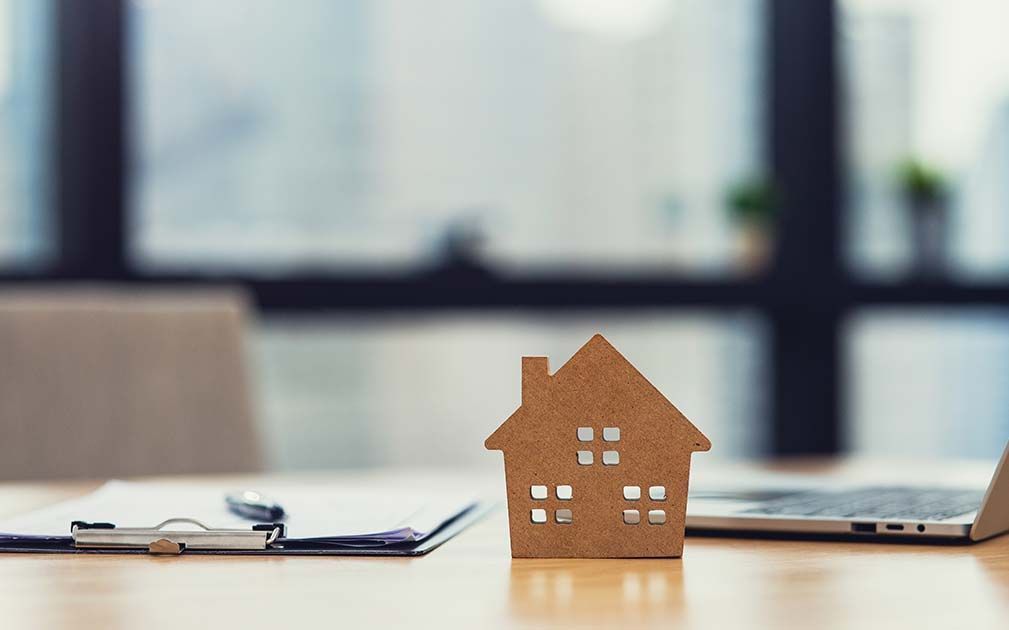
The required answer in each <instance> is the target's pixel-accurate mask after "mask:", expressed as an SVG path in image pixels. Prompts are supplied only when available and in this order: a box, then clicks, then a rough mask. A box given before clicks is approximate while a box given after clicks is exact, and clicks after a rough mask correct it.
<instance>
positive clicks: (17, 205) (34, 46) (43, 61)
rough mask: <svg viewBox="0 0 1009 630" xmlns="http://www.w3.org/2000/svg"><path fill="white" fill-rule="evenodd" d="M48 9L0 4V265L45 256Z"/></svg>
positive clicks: (16, 1) (21, 1)
mask: <svg viewBox="0 0 1009 630" xmlns="http://www.w3.org/2000/svg"><path fill="white" fill-rule="evenodd" d="M50 10H51V6H50V4H49V3H48V2H46V1H45V0H0V265H25V264H32V263H38V262H39V261H40V260H42V259H43V258H44V257H45V255H46V254H47V253H48V251H49V247H48V245H49V243H48V242H47V240H48V239H47V238H46V234H47V230H46V228H47V223H48V221H47V218H48V217H47V216H46V214H47V210H48V205H49V198H48V189H49V185H48V180H49V172H48V168H47V166H48V159H49V157H48V156H49V152H48V148H49V147H48V142H49V136H50V133H49V127H48V117H49V111H50V108H49V90H48V87H49V83H50V81H51V79H52V76H51V74H50V68H51V64H50V58H49V54H50V51H49V38H48V33H49V26H50V24H49V17H50Z"/></svg>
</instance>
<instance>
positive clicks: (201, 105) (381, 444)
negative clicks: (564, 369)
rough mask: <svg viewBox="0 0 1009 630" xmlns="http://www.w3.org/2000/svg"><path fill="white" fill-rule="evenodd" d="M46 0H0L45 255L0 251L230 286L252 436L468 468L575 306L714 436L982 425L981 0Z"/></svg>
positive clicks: (15, 207) (985, 410)
mask: <svg viewBox="0 0 1009 630" xmlns="http://www.w3.org/2000/svg"><path fill="white" fill-rule="evenodd" d="M947 5H949V6H947ZM47 7H49V5H48V4H47V3H45V2H38V1H32V0H0V8H2V12H0V37H2V39H0V126H2V131H3V133H2V134H0V257H3V258H4V259H5V260H9V259H10V258H12V257H14V258H15V259H17V260H19V261H28V260H33V259H35V260H45V254H46V252H48V251H53V252H58V255H57V256H52V257H51V258H52V259H53V260H54V262H55V264H54V265H53V266H52V267H41V268H40V270H36V271H32V270H27V271H18V270H14V271H10V269H12V267H10V266H6V267H4V268H3V270H0V274H6V275H7V276H16V279H17V280H21V279H23V278H22V276H23V277H24V278H27V279H33V280H39V281H43V282H45V281H52V280H55V281H59V282H65V281H67V280H85V281H111V282H127V283H137V282H142V283H154V284H157V283H164V282H168V283H180V282H181V283H185V284H196V285H200V284H206V283H233V284H239V285H242V286H244V287H246V288H247V289H248V290H249V292H250V294H251V295H252V296H253V297H254V299H255V301H256V303H257V305H258V307H259V308H260V312H261V313H262V319H261V320H260V324H259V326H258V328H257V332H256V335H255V342H254V343H255V348H256V353H255V354H256V356H257V357H258V358H259V365H260V370H259V372H258V374H259V378H260V380H259V383H260V384H261V385H262V388H261V392H262V396H261V401H262V403H263V405H262V409H263V417H264V421H265V422H266V427H265V429H266V431H267V432H268V435H269V436H271V440H270V443H271V444H273V445H274V446H275V448H276V450H275V451H274V452H273V453H272V457H273V461H274V463H275V464H276V465H278V466H282V467H316V466H326V465H332V464H341V465H355V464H362V465H365V464H387V463H392V462H399V463H426V462H427V461H428V457H429V456H430V457H432V458H434V460H436V461H431V463H438V461H444V462H445V463H453V462H460V463H461V462H462V460H466V463H475V462H476V460H477V459H479V458H480V457H481V453H482V451H481V450H480V449H479V443H480V440H481V438H482V436H483V435H484V434H485V433H486V432H487V431H488V430H489V429H490V428H493V426H494V424H495V423H496V422H498V421H499V420H500V416H501V414H502V413H506V412H507V411H508V410H509V408H510V407H511V406H512V405H513V403H515V396H516V395H517V391H518V390H517V381H516V375H515V373H514V370H515V369H516V365H517V364H516V363H515V362H514V358H515V357H518V356H520V355H521V354H522V353H528V354H548V355H550V356H551V357H552V358H553V359H554V361H555V362H556V363H560V362H561V361H563V360H564V359H565V358H566V357H567V356H570V354H571V353H572V352H573V351H574V350H575V349H576V348H577V347H578V345H579V344H580V342H582V341H584V339H587V338H588V337H589V336H590V334H591V333H592V332H595V331H596V330H601V331H603V332H604V333H605V334H607V335H608V336H610V337H611V338H612V340H613V341H614V343H615V344H616V345H617V346H618V347H620V348H621V349H624V350H626V352H627V354H628V355H629V356H630V357H631V358H633V359H634V360H635V361H636V363H637V364H638V365H639V366H640V367H641V368H642V370H643V371H645V372H646V373H647V374H648V376H649V377H650V378H651V379H652V380H654V381H655V382H656V384H657V385H659V386H660V388H661V389H663V391H666V392H668V393H669V394H670V396H671V398H672V399H673V400H674V402H676V403H677V405H678V406H680V407H681V408H682V409H683V411H684V412H685V413H686V414H687V415H688V416H689V417H691V418H692V419H695V420H696V421H697V423H698V424H699V425H700V426H702V427H703V428H704V429H705V431H706V432H708V433H709V434H710V435H712V438H713V441H714V442H715V450H716V452H717V453H721V454H725V455H738V454H753V453H760V452H762V451H764V452H767V451H769V452H774V453H780V454H799V453H801V454H808V453H833V452H837V451H839V450H844V449H846V448H853V449H856V450H861V451H877V452H882V451H886V452H894V451H899V450H901V449H903V450H905V451H907V452H912V451H913V452H916V453H920V452H942V453H951V454H952V453H956V454H972V455H987V454H989V453H990V451H991V449H990V448H988V446H987V445H989V444H994V443H996V442H998V441H1000V440H1002V439H1004V437H1005V433H1006V431H1007V430H1009V424H1007V421H1006V418H1009V400H1004V397H1003V396H1002V395H1001V394H1000V393H999V389H1000V388H999V387H998V385H997V383H998V378H999V375H1000V374H1001V371H1000V365H1001V362H1003V359H1004V358H1005V357H1003V355H1004V354H1006V352H1003V350H1004V349H1003V346H1004V345H1005V343H1004V341H1005V339H1004V338H1009V337H1007V335H1006V330H1009V329H1007V328H1006V322H1009V316H1007V315H1006V314H1005V305H1006V304H1007V303H1009V282H1007V280H1006V274H1005V271H1006V270H1007V269H1009V253H1007V252H1009V249H1007V248H1006V247H1004V246H1003V245H1002V242H1003V241H1004V240H1005V238H1004V236H1005V234H1006V232H1007V231H1009V223H1007V221H1009V219H1007V216H1009V215H1007V214H1006V213H1005V212H1004V210H1005V207H1004V206H1005V205H1006V203H1009V197H1006V195H1004V194H1003V193H1005V191H1006V190H1007V188H1006V186H1005V185H1004V182H1002V180H1003V179H1005V178H1004V177H1002V173H1003V172H1004V171H1006V169H1007V168H1009V163H1007V160H1009V158H1007V157H1006V156H1007V155H1009V151H1006V150H1004V149H1005V147H1004V146H1003V145H1006V146H1009V143H1007V141H1006V138H1004V137H1003V136H1006V137H1009V136H1007V135H1006V129H1003V127H1006V125H1005V124H1003V123H1004V122H1005V121H1004V120H1003V119H1005V118H1006V116H1005V115H1004V114H1005V113H1006V111H1009V109H1007V106H1006V103H1009V74H1007V73H1006V71H1005V69H1004V68H1006V67H1009V64H1007V63H1001V62H1002V61H1006V58H1007V57H1009V46H1007V45H1006V44H1005V43H1004V41H1003V38H1002V37H1001V34H1000V32H999V27H1000V26H1001V25H1002V24H1003V23H1005V21H1006V20H1005V19H1004V18H1005V17H1007V16H1006V15H1005V14H1006V9H1004V8H1003V7H1002V3H1000V2H997V1H996V0H988V1H983V0H968V1H965V2H960V3H956V6H955V7H953V6H952V5H951V4H950V3H946V2H939V1H931V0H930V1H914V0H839V1H838V2H837V3H831V2H827V1H826V0H823V1H815V2H814V1H812V0H810V1H798V0H599V1H594V2H583V1H582V0H486V1H481V2H471V1H468V0H430V1H426V2H412V1H409V0H325V1H324V0H302V1H300V2H297V3H291V2H281V1H280V0H215V1H214V2H202V1H197V0H172V1H170V2H169V1H157V0H94V2H92V3H87V4H85V3H78V2H60V3H53V5H52V7H50V8H51V10H47ZM50 18H52V19H51V20H50ZM49 32H55V33H59V37H53V38H48V37H46V34H47V33H49ZM47 40H51V42H49V43H51V44H52V48H53V54H52V57H53V59H56V60H58V61H59V63H57V64H50V63H49V60H48V55H49V52H48V47H47V46H46V43H47ZM50 65H55V66H57V68H56V69H55V72H56V74H57V77H56V78H57V79H58V80H55V81H53V80H50V79H51V78H52V77H50V76H48V75H50V74H51V73H52V72H53V70H52V69H51V68H50ZM49 86H55V87H54V89H53V90H48V87H49ZM54 103H55V104H57V105H58V106H55V107H54ZM54 111H55V112H57V114H58V115H57V116H55V117H54V116H52V113H53V112H54ZM52 118H56V119H58V122H59V123H60V124H59V125H57V126H56V128H58V129H59V131H60V133H59V134H53V133H52V131H51V129H53V127H51V126H49V125H48V123H47V122H46V121H48V120H50V119H52ZM1007 120H1009V119H1007ZM53 156H58V157H59V159H58V160H54V159H52V158H53ZM54 162H55V163H56V167H55V169H49V168H48V165H49V164H50V163H54ZM54 170H55V171H58V172H53V171H54ZM1003 197H1006V199H1003ZM49 209H52V210H53V211H54V212H53V216H54V217H55V218H56V221H55V222H54V225H55V226H56V227H58V228H59V229H58V230H49V229H48V221H47V218H46V217H47V216H48V214H49V213H48V210H49ZM50 233H55V236H56V238H55V239H51V238H49V234H50ZM1007 356H1009V355H1007ZM366 377H367V378H368V379H369V380H368V381H367V382H365V381H362V380H361V379H364V378H366ZM461 379H466V383H467V387H464V388H459V387H458V386H457V385H458V383H459V382H460V380H461ZM378 383H381V384H378ZM449 391H450V392H451V394H448V395H445V396H438V395H432V394H431V393H432V392H449ZM908 401H912V402H908ZM964 410H968V411H964ZM959 422H969V423H970V427H971V428H970V434H971V436H972V438H971V440H963V441H956V440H952V439H947V440H943V439H941V436H943V435H949V433H950V431H952V429H950V427H951V426H953V425H952V424H951V423H954V424H955V423H959ZM956 426H960V425H959V424H956ZM909 431H914V435H915V439H913V440H911V439H908V438H907V437H906V436H907V434H908V432H909ZM961 433H962V431H961ZM320 445H325V447H324V448H323V447H321V446H320Z"/></svg>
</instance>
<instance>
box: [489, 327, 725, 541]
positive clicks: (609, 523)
mask: <svg viewBox="0 0 1009 630" xmlns="http://www.w3.org/2000/svg"><path fill="white" fill-rule="evenodd" d="M521 378H522V404H521V405H520V406H519V408H518V409H517V410H515V412H514V413H512V414H511V415H510V416H509V417H508V418H507V419H506V420H505V421H504V423H503V424H502V425H501V426H500V427H498V429H497V430H496V431H494V433H493V434H491V436H490V437H488V438H487V440H486V442H485V446H486V447H487V448H488V449H490V450H499V451H502V452H503V453H504V460H505V470H506V479H507V484H508V520H509V532H510V535H511V549H512V556H514V557H516V558H677V557H680V556H681V555H682V554H683V533H684V521H685V518H686V506H687V488H688V484H689V478H690V459H691V455H692V454H693V453H694V452H696V451H707V450H709V449H710V448H711V442H710V441H709V440H708V438H706V437H705V436H704V434H702V433H701V432H700V431H699V430H698V429H697V427H695V426H694V425H693V424H691V422H690V421H689V420H687V418H686V417H685V416H684V415H683V414H682V413H680V411H679V410H678V409H677V408H676V407H675V406H674V405H673V404H672V403H671V402H669V400H668V399H666V397H665V396H663V395H662V393H661V392H659V390H658V389H656V388H655V386H653V385H652V384H651V383H649V382H648V380H647V379H646V378H645V377H644V375H642V374H641V373H640V372H638V370H637V369H635V367H634V366H633V365H631V363H630V362H629V361H628V360H627V359H626V358H624V356H623V355H621V354H620V353H619V352H618V351H617V350H616V349H615V348H614V347H613V346H612V345H610V343H609V342H608V341H607V340H606V339H605V338H604V337H603V336H602V335H595V336H594V337H592V339H590V340H589V341H588V343H586V344H585V345H584V346H582V347H581V349H579V350H578V352H576V353H575V354H574V356H572V357H571V359H570V360H568V362H567V363H565V364H564V365H563V366H561V368H560V369H558V370H557V371H556V372H555V373H553V374H551V373H550V370H549V364H548V360H547V358H546V357H523V358H522V371H521Z"/></svg>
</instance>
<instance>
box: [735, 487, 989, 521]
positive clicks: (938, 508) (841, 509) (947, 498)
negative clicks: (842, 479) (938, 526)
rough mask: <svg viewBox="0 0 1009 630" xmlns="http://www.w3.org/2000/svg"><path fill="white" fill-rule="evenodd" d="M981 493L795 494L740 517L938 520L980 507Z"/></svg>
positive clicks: (892, 490) (885, 490)
mask: <svg viewBox="0 0 1009 630" xmlns="http://www.w3.org/2000/svg"><path fill="white" fill-rule="evenodd" d="M982 498H984V492H980V491H977V490H957V489H940V488H896V487H895V488H861V489H858V490H851V491H843V492H823V491H813V492H798V493H795V494H789V495H786V496H783V497H781V498H778V499H772V500H770V501H765V502H764V503H761V504H760V506H759V507H755V508H752V509H749V510H743V511H742V513H743V514H766V515H777V516H809V517H813V518H816V517H821V518H875V519H906V520H912V521H941V520H944V519H947V518H952V517H954V516H959V515H961V514H966V513H967V512H972V511H974V510H976V509H978V508H979V507H980V506H981V500H982Z"/></svg>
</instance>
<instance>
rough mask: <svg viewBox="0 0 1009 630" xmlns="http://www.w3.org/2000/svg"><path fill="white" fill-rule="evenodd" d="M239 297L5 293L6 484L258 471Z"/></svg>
mask: <svg viewBox="0 0 1009 630" xmlns="http://www.w3.org/2000/svg"><path fill="white" fill-rule="evenodd" d="M246 314H247V303H246V300H245V299H244V297H243V295H242V294H241V293H239V292H237V291H230V290H212V291H206V290H202V291H180V290H171V291H150V290H143V291H138V290H134V289H128V290H127V289H109V288H67V289H58V290H57V289H30V290H25V289H15V290H6V291H0V480H12V479H43V478H106V477H122V476H130V475H151V474H170V473H214V472H239V471H254V470H258V469H259V468H260V463H261V459H260V453H259V448H258V443H257V440H256V434H255V430H254V421H253V414H252V405H251V403H250V392H249V385H248V382H247V374H246V365H245V360H244V354H245V353H244V338H243V335H244V325H245V319H246Z"/></svg>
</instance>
